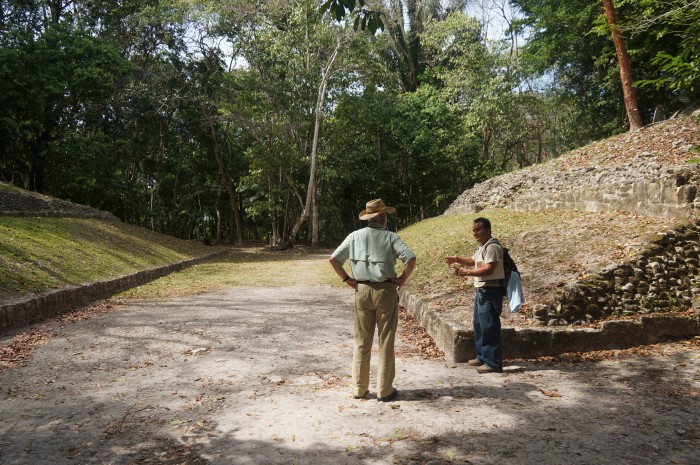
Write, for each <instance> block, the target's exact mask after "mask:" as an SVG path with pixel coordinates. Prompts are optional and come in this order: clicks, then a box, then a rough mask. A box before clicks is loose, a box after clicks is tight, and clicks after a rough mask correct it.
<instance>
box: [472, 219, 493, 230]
mask: <svg viewBox="0 0 700 465" xmlns="http://www.w3.org/2000/svg"><path fill="white" fill-rule="evenodd" d="M474 223H481V224H482V225H483V226H484V229H488V230H489V231H491V222H490V221H489V220H488V218H483V217H480V218H477V219H475V220H474Z"/></svg>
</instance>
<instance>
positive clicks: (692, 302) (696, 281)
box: [445, 158, 700, 326]
mask: <svg viewBox="0 0 700 465" xmlns="http://www.w3.org/2000/svg"><path fill="white" fill-rule="evenodd" d="M489 208H510V209H513V210H516V211H537V210H548V209H556V210H583V211H590V212H603V211H629V212H636V213H640V214H643V215H648V216H654V217H666V218H686V219H687V221H686V226H684V227H682V228H680V229H678V230H676V231H670V232H668V233H667V234H665V235H664V236H663V237H662V238H661V239H659V240H657V241H654V242H653V243H651V244H648V246H647V248H646V249H645V250H643V251H642V252H640V254H638V255H636V256H635V258H632V259H630V260H629V261H627V262H624V263H619V264H614V265H611V266H609V267H607V268H606V269H604V270H602V271H601V272H600V273H599V274H598V275H595V276H594V277H590V278H585V279H582V280H580V281H578V282H576V283H574V284H572V285H571V286H569V287H567V288H564V289H562V291H561V292H560V293H559V295H558V297H557V298H555V299H554V300H553V302H552V303H550V304H543V305H539V306H537V307H536V308H535V309H534V313H535V317H536V318H537V320H538V322H539V323H540V324H542V325H548V326H562V325H583V324H588V323H591V322H593V321H597V320H602V319H607V318H610V317H625V316H632V315H637V314H649V313H664V312H681V311H687V310H688V309H689V308H692V309H694V311H695V312H696V313H700V263H699V261H698V257H699V256H700V219H698V218H700V164H697V163H695V164H688V165H668V164H666V165H664V164H661V163H657V162H654V161H647V162H644V160H643V159H640V158H637V159H636V160H634V161H633V162H631V163H629V164H627V165H624V166H588V167H573V168H567V167H566V161H565V160H562V161H561V162H560V163H558V164H545V165H540V166H534V167H529V168H526V169H523V170H520V171H518V172H515V173H510V174H506V175H503V176H499V177H496V178H492V179H489V180H487V181H485V182H483V183H481V184H477V185H475V186H474V187H473V188H472V189H470V190H468V191H465V192H464V193H463V194H462V195H461V196H460V197H458V198H457V199H456V200H455V201H454V202H453V204H452V205H451V206H450V208H449V209H448V210H447V211H446V212H445V214H446V215H454V214H461V213H477V212H479V211H481V210H485V209H489Z"/></svg>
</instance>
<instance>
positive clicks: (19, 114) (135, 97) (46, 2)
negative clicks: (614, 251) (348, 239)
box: [0, 0, 700, 245]
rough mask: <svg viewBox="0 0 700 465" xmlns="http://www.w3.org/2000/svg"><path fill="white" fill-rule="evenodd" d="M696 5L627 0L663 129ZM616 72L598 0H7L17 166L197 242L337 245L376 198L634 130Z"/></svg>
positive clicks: (43, 182) (432, 206) (7, 138)
mask: <svg viewBox="0 0 700 465" xmlns="http://www.w3.org/2000/svg"><path fill="white" fill-rule="evenodd" d="M477 3H479V4H482V6H483V5H485V4H486V3H489V4H491V5H492V6H495V7H499V8H497V11H502V12H503V18H501V19H502V21H501V23H502V24H505V26H504V27H505V30H504V31H503V34H501V38H500V39H499V40H491V39H487V38H486V35H485V33H484V31H485V27H486V19H485V18H484V17H481V18H479V17H474V16H473V14H470V12H473V11H474V10H473V7H474V5H475V4H477ZM698 3H699V1H698V0H672V1H664V2H661V1H658V0H644V1H641V2H640V1H628V0H617V1H616V2H615V4H616V8H617V12H618V17H619V22H620V27H621V30H622V31H623V35H624V36H625V39H626V41H627V47H628V49H629V54H630V57H631V60H632V68H633V74H634V76H635V79H637V80H638V83H639V84H640V85H639V86H638V87H637V92H638V99H639V104H640V109H641V112H642V117H643V121H644V123H645V124H648V123H649V122H651V118H652V117H653V114H654V112H655V110H657V108H659V107H663V108H665V110H666V112H667V113H670V112H673V111H676V110H678V109H680V108H683V107H684V106H686V105H688V104H690V103H691V102H693V101H694V100H696V99H697V98H698V97H699V96H700V86H699V85H698V82H699V81H698V80H699V79H700V78H699V75H700V72H699V71H698V63H697V56H698V53H697V52H698V50H699V45H698V44H699V42H698V40H699V39H698V37H699V36H700V34H699V33H698V27H697V25H698V24H700V18H699V17H698V11H700V5H698ZM508 6H509V7H510V8H511V10H508V11H512V12H513V13H512V15H506V14H505V11H507V8H506V7H508ZM482 11H483V10H482ZM617 67H618V64H617V62H616V59H615V50H614V48H613V45H612V42H611V40H610V34H609V29H608V28H607V25H606V22H605V18H604V15H603V7H602V3H601V2H600V0H571V1H561V0H512V1H511V2H507V1H505V0H501V1H499V0H489V1H486V0H482V1H480V2H477V1H456V0H453V1H435V0H432V1H431V0H383V1H369V0H367V1H362V2H360V1H357V2H355V1H349V0H343V1H339V0H330V1H321V0H294V1H283V0H260V1H256V2H251V1H246V0H226V1H219V0H216V1H215V0H205V1H196V2H195V1H191V0H140V1H136V0H121V1H118V2H113V1H107V0H90V1H83V0H2V1H0V177H1V178H2V180H4V181H9V182H12V183H13V184H15V185H16V186H19V187H22V188H25V189H30V190H34V191H37V192H42V193H46V194H49V195H53V196H56V197H60V198H63V199H68V200H72V201H74V202H78V203H82V204H86V205H90V206H93V207H97V208H100V209H103V210H107V211H111V212H113V213H115V214H116V215H117V216H119V217H120V218H122V219H123V220H124V221H126V222H128V223H132V224H135V225H139V226H145V227H149V228H151V229H153V230H156V231H159V232H163V233H167V234H170V235H173V236H177V237H181V238H186V239H205V238H206V239H211V240H213V241H215V242H224V241H232V242H241V241H251V240H258V241H259V240H262V241H265V242H267V243H269V244H273V245H279V244H282V243H284V242H285V241H288V240H290V236H293V235H296V234H298V235H299V239H300V240H304V241H306V240H308V241H310V242H312V243H313V244H318V243H328V242H332V241H334V240H337V239H339V238H342V237H343V236H344V235H345V234H346V233H347V232H348V231H350V230H352V229H354V228H357V227H358V226H360V222H359V220H358V219H357V213H358V212H359V211H360V210H361V209H362V208H363V206H364V203H365V202H366V201H367V200H369V199H371V198H376V197H381V198H382V199H384V200H385V201H386V202H387V203H388V204H391V205H395V206H396V207H397V208H398V213H397V215H396V217H395V218H396V221H394V222H392V227H402V226H407V225H409V224H412V223H415V222H416V221H420V220H421V219H423V218H426V217H429V216H435V215H439V214H441V213H442V212H443V211H444V210H445V208H447V206H449V204H450V203H451V202H452V201H453V200H454V199H455V198H456V196H457V195H459V194H460V193H461V192H462V191H464V190H465V189H467V188H469V187H471V186H472V185H474V184H475V183H477V182H481V181H483V180H485V179H487V178H489V177H491V176H493V175H496V174H499V173H502V172H506V171H508V170H512V169H517V168H519V167H524V166H527V165H530V164H533V163H540V162H543V161H546V160H548V159H551V158H554V157H556V156H558V155H560V154H561V153H563V152H565V151H567V150H570V149H572V148H575V147H577V146H580V145H583V144H585V143H587V142H590V141H591V140H594V139H598V138H601V137H604V136H607V135H610V134H613V133H617V132H621V131H624V130H626V128H627V124H628V122H627V121H626V116H625V111H624V103H623V99H622V92H621V88H620V82H619V73H618V68H617ZM297 229H298V230H297Z"/></svg>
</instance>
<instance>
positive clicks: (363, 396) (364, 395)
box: [352, 391, 369, 399]
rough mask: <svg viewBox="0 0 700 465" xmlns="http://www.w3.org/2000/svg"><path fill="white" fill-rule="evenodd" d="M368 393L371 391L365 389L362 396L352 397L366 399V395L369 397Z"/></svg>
mask: <svg viewBox="0 0 700 465" xmlns="http://www.w3.org/2000/svg"><path fill="white" fill-rule="evenodd" d="M367 394H369V391H365V393H364V394H362V395H361V396H352V398H353V399H364V398H365V397H367Z"/></svg>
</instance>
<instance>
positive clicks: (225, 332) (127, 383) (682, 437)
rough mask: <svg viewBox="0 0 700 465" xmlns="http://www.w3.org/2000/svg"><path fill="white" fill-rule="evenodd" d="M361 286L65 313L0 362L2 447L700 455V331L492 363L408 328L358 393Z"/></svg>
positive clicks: (310, 459)
mask: <svg viewBox="0 0 700 465" xmlns="http://www.w3.org/2000/svg"><path fill="white" fill-rule="evenodd" d="M351 299H352V294H351V293H350V292H349V291H348V290H347V289H337V288H331V287H320V286H319V287H307V286H298V287H285V288H232V289H230V290H229V291H227V292H223V293H211V294H206V295H200V296H197V297H191V298H181V299H172V300H168V301H160V302H141V303H130V304H127V305H122V306H119V307H118V308H116V309H113V310H112V311H110V312H108V313H104V314H100V315H97V316H94V317H93V318H91V319H89V320H85V321H79V322H76V323H74V324H70V325H66V326H63V327H60V328H58V329H53V330H52V332H53V333H54V334H53V336H52V338H51V339H50V341H49V342H48V343H47V344H45V345H43V346H41V347H40V348H39V349H38V350H37V351H36V353H35V354H34V356H33V357H32V358H31V359H30V360H29V361H28V362H27V364H26V366H25V367H22V368H13V369H5V370H2V371H0V386H1V387H2V390H1V391H0V415H1V416H2V417H1V418H2V420H1V423H0V463H2V464H3V465H10V464H51V465H67V464H147V463H149V464H182V463H187V464H205V463H206V464H208V463H211V464H300V465H301V464H387V465H390V464H430V465H437V464H464V463H470V464H526V465H527V464H533V465H534V464H536V465H544V464H606V463H610V464H672V463H674V464H689V465H690V464H698V463H700V348H699V347H698V344H691V343H687V342H686V343H674V344H665V345H662V346H659V347H656V348H654V349H653V350H650V351H648V352H649V353H648V354H647V355H638V354H634V353H626V354H625V355H623V356H618V357H614V358H611V359H606V360H601V361H590V362H581V363H567V362H562V361H558V362H550V363H544V362H541V361H539V362H534V361H529V362H528V361H525V362H517V363H511V365H510V366H508V367H506V372H505V373H504V374H503V375H497V374H489V375H478V374H477V373H476V371H475V370H473V369H471V368H469V367H468V366H465V365H459V366H447V365H446V364H445V362H444V361H443V360H427V359H425V358H423V357H421V356H420V355H417V354H411V353H412V351H411V350H410V349H411V348H410V347H406V346H405V343H404V342H402V343H400V347H399V348H400V353H401V354H402V355H401V356H400V358H399V359H398V360H397V379H396V386H397V387H398V389H399V390H400V397H399V400H398V401H396V402H394V403H389V404H384V403H379V402H377V401H376V400H375V399H376V397H374V389H372V390H371V392H372V397H371V398H370V399H368V400H362V401H357V400H353V399H351V398H350V387H349V384H350V377H349V374H350V358H351V352H352V334H351V331H352V300H351ZM375 358H376V357H375ZM374 373H375V372H374V370H373V374H374ZM373 380H374V378H373Z"/></svg>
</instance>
